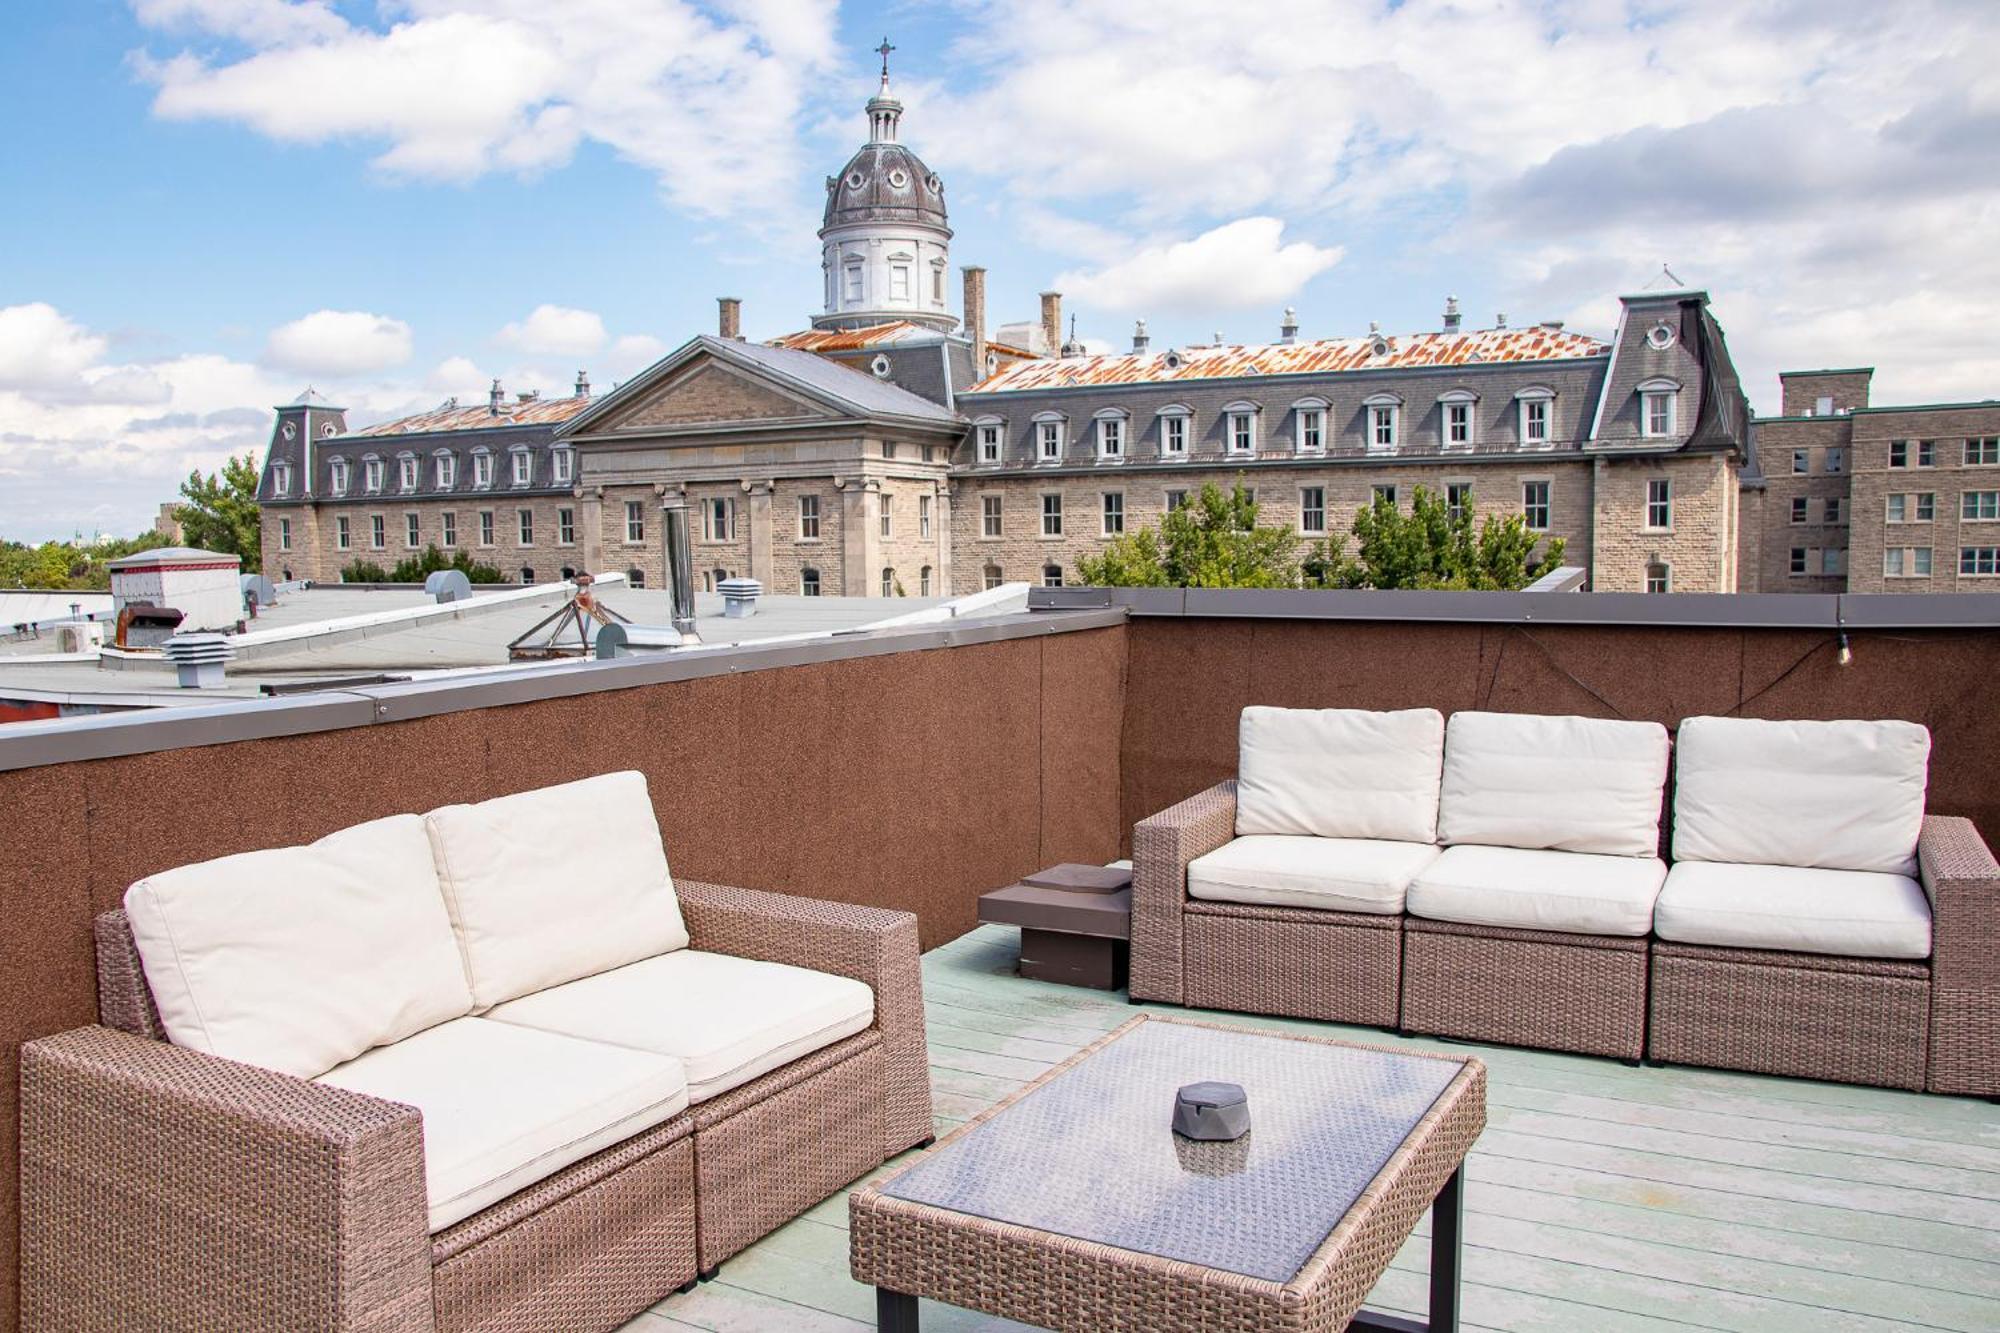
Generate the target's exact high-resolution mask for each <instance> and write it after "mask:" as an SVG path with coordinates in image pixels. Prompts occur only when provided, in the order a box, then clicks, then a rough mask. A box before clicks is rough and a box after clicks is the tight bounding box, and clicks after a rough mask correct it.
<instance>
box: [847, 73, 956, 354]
mask: <svg viewBox="0 0 2000 1333" xmlns="http://www.w3.org/2000/svg"><path fill="white" fill-rule="evenodd" d="M877 50H878V51H879V52H880V53H881V56H882V87H881V88H880V89H879V90H878V91H877V92H876V94H875V96H873V97H871V98H869V99H868V142H867V143H866V144H864V145H862V148H861V151H860V152H858V153H856V154H855V155H854V156H853V157H852V158H850V159H848V163H847V165H846V166H845V167H842V168H841V170H840V174H839V175H838V176H828V177H827V178H826V217H825V220H824V221H823V223H822V224H821V226H820V229H819V239H820V261H821V268H822V269H823V270H824V277H825V280H826V313H825V314H822V315H818V316H816V317H814V319H813V327H815V328H822V329H854V328H861V327H863V326H865V325H869V324H882V323H886V322H887V321H889V320H892V319H907V320H910V321H912V322H913V323H917V324H925V325H928V326H930V327H931V328H934V329H939V330H941V331H943V332H946V333H949V332H951V330H952V329H954V328H956V327H957V326H958V321H957V320H956V319H955V318H953V317H952V314H951V311H950V309H949V307H948V304H947V302H946V299H945V274H946V272H947V271H948V270H949V268H950V266H951V226H950V224H949V223H948V222H947V221H946V219H945V210H944V182H943V181H941V180H939V179H938V177H937V173H936V172H934V171H932V170H931V169H930V168H929V167H927V166H925V165H924V163H923V159H922V158H919V157H918V156H917V155H916V154H915V153H913V152H911V151H910V150H909V149H907V148H905V147H904V146H903V145H902V144H900V143H898V142H896V135H897V132H898V130H899V128H900V124H901V121H902V118H903V104H902V103H901V102H899V101H897V100H896V99H895V97H894V95H892V94H891V93H890V91H889V52H891V51H893V50H895V48H894V47H892V46H890V45H889V39H888V38H886V37H885V38H883V39H882V45H881V46H880V47H878V48H877Z"/></svg>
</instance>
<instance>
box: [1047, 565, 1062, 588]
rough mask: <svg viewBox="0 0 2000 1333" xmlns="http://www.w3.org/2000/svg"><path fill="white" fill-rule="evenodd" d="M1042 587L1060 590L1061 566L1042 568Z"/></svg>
mask: <svg viewBox="0 0 2000 1333" xmlns="http://www.w3.org/2000/svg"><path fill="white" fill-rule="evenodd" d="M1042 586H1043V587H1044V588H1060V587H1062V586H1063V581H1062V566H1061V565H1043V566H1042Z"/></svg>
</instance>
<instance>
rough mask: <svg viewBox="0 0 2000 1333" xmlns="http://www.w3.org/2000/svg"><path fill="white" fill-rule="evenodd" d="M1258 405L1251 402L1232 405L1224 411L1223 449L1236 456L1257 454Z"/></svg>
mask: <svg viewBox="0 0 2000 1333" xmlns="http://www.w3.org/2000/svg"><path fill="white" fill-rule="evenodd" d="M1258 411H1259V409H1258V407H1257V404H1255V403H1252V402H1249V401H1247V400H1246V401H1241V402H1234V403H1231V404H1230V405H1229V406H1227V407H1225V408H1223V409H1222V447H1223V449H1224V450H1225V451H1227V452H1228V453H1231V454H1236V455H1249V454H1254V453H1256V452H1257V413H1258Z"/></svg>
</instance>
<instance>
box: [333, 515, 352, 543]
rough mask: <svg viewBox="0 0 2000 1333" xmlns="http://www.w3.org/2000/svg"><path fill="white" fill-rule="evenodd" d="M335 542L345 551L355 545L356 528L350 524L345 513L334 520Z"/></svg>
mask: <svg viewBox="0 0 2000 1333" xmlns="http://www.w3.org/2000/svg"><path fill="white" fill-rule="evenodd" d="M333 544H334V545H335V546H337V547H339V548H340V549H341V550H343V551H345V550H347V549H348V548H349V547H351V546H353V545H354V530H353V529H352V528H351V527H350V526H349V524H348V521H347V515H345V514H342V515H341V516H340V517H339V518H336V519H334V521H333Z"/></svg>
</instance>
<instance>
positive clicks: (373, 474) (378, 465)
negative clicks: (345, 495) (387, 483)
mask: <svg viewBox="0 0 2000 1333" xmlns="http://www.w3.org/2000/svg"><path fill="white" fill-rule="evenodd" d="M361 485H362V487H363V488H364V489H365V490H366V491H367V492H368V493H369V494H370V495H373V494H375V493H376V492H377V491H379V490H381V489H382V460H381V459H379V458H377V457H375V455H373V454H370V455H369V456H368V457H366V458H364V459H362V460H361Z"/></svg>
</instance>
